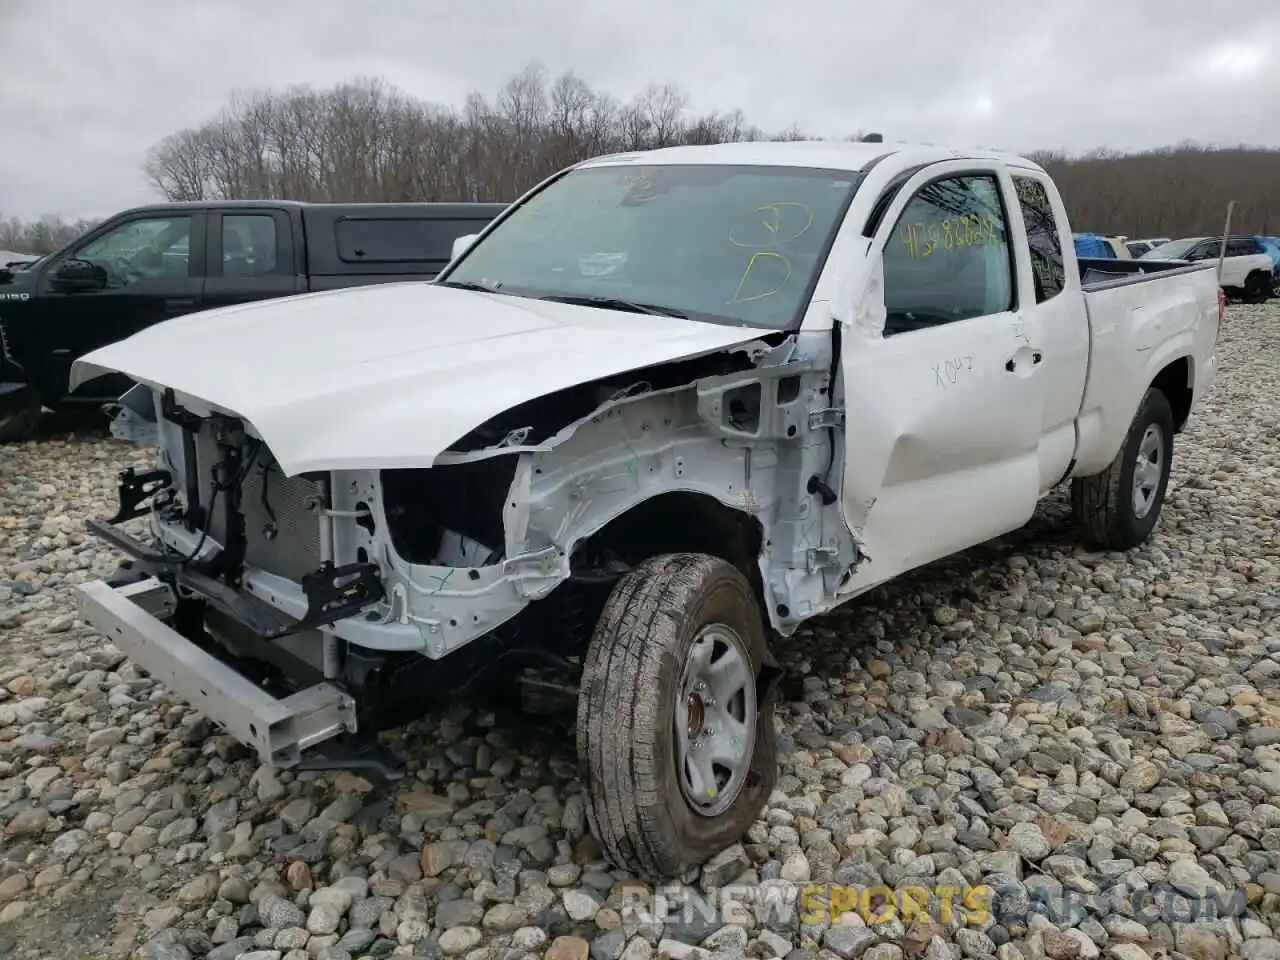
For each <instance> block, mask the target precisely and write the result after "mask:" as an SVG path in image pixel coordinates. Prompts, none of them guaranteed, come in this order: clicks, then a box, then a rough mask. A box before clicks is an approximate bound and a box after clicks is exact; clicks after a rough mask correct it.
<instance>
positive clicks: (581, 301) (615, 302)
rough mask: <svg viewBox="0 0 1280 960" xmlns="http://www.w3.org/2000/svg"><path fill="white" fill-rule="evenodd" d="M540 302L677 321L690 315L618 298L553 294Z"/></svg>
mask: <svg viewBox="0 0 1280 960" xmlns="http://www.w3.org/2000/svg"><path fill="white" fill-rule="evenodd" d="M538 299H539V300H551V301H553V302H555V303H571V304H574V305H575V306H579V307H600V308H601V309H602V310H625V311H627V312H628V313H645V314H648V315H650V316H653V317H675V318H676V319H677V320H688V319H689V315H688V314H686V313H681V312H680V311H679V310H673V309H672V308H671V307H662V306H659V305H658V304H656V303H636V302H635V301H634V300H622V299H620V298H618V297H591V296H586V295H570V294H564V295H561V294H552V295H549V296H545V297H538Z"/></svg>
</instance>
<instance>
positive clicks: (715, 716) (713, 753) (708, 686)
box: [673, 623, 756, 817]
mask: <svg viewBox="0 0 1280 960" xmlns="http://www.w3.org/2000/svg"><path fill="white" fill-rule="evenodd" d="M673 733H674V735H675V747H676V774H677V776H678V777H679V780H680V792H681V793H682V794H683V795H684V798H685V801H686V802H687V803H688V804H689V806H690V807H692V808H693V809H694V811H696V812H697V813H699V814H702V815H703V816H705V817H715V816H719V815H720V814H722V813H724V811H726V810H728V809H729V808H730V807H731V806H733V804H734V801H736V800H737V799H738V795H739V794H741V793H742V788H743V786H744V785H745V784H746V780H747V775H748V772H749V771H750V769H751V758H752V754H753V753H754V752H755V742H756V679H755V673H754V671H753V670H752V668H751V657H750V655H749V654H748V653H747V645H746V644H745V643H744V642H743V640H742V638H741V637H740V636H739V635H738V634H737V632H736V631H734V630H733V629H731V628H730V627H727V626H725V625H724V624H722V623H713V624H710V625H708V626H706V627H704V628H703V629H702V630H701V631H699V633H698V636H697V637H696V638H694V641H693V644H692V645H691V646H690V647H689V652H688V654H687V655H686V657H685V662H684V666H683V668H682V670H681V674H680V686H679V691H678V699H677V701H676V709H675V718H674V730H673Z"/></svg>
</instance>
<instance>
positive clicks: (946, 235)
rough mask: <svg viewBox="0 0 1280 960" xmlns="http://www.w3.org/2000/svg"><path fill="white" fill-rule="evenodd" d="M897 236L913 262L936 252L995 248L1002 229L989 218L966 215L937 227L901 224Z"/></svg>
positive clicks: (936, 225)
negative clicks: (971, 248)
mask: <svg viewBox="0 0 1280 960" xmlns="http://www.w3.org/2000/svg"><path fill="white" fill-rule="evenodd" d="M901 236H902V242H903V243H905V244H906V246H907V251H908V253H909V254H910V256H911V257H912V258H913V259H916V258H921V257H928V256H932V255H933V254H934V252H936V251H937V250H939V249H942V250H956V249H961V248H966V247H981V246H998V245H1000V244H1002V243H1003V242H1004V228H1003V226H1002V225H1001V224H1000V223H999V221H997V220H996V218H995V217H993V216H991V215H990V214H981V213H966V214H961V215H960V216H956V217H948V218H947V219H945V220H942V221H940V222H937V223H919V222H917V223H905V224H903V225H902V230H901Z"/></svg>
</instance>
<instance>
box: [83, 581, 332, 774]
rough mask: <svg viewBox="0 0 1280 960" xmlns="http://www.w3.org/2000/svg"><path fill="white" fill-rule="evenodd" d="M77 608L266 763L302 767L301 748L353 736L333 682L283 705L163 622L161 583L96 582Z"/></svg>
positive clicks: (166, 604) (166, 607) (168, 598)
mask: <svg viewBox="0 0 1280 960" xmlns="http://www.w3.org/2000/svg"><path fill="white" fill-rule="evenodd" d="M76 602H77V605H78V606H79V609H80V615H81V617H82V618H83V619H84V620H85V622H86V623H88V624H89V625H90V626H92V627H93V628H94V629H95V630H97V631H98V632H99V633H101V634H102V635H103V636H104V637H106V638H107V639H108V640H110V641H111V642H112V643H113V644H115V646H116V647H117V648H118V649H119V650H120V652H121V653H123V654H124V655H125V656H126V657H128V658H129V660H131V661H133V662H134V663H135V664H137V665H138V666H139V667H141V668H142V669H143V670H145V671H146V672H147V673H148V674H149V675H150V676H151V677H152V678H153V679H155V680H156V681H157V682H159V683H161V684H163V685H164V686H165V687H167V688H168V689H169V690H171V691H172V692H173V693H175V694H177V695H178V696H179V697H181V698H182V699H183V700H185V701H186V702H187V703H189V704H190V705H191V706H192V707H194V708H195V709H197V710H198V711H199V712H200V713H201V714H203V715H204V716H205V717H207V718H208V719H209V720H211V721H213V722H214V723H216V724H217V725H218V726H220V727H221V728H222V729H223V730H225V731H226V732H227V733H228V734H230V735H231V736H232V737H234V738H235V739H236V740H238V741H239V742H241V743H243V744H245V745H246V746H248V747H251V748H252V749H254V750H256V751H257V753H258V756H259V757H260V758H261V759H262V761H263V762H264V763H267V764H270V765H272V766H276V767H292V766H297V765H299V763H300V762H301V761H302V759H303V758H302V752H303V751H304V750H307V749H308V748H310V747H313V746H316V745H317V744H320V743H322V742H324V741H327V740H330V739H332V738H334V737H339V736H342V735H344V734H355V732H356V703H355V700H354V699H353V698H352V697H351V696H349V695H348V694H347V693H345V692H344V691H342V690H340V689H338V688H337V687H335V686H333V685H332V684H329V683H318V684H316V685H314V686H311V687H308V688H306V689H305V690H301V691H299V692H298V693H295V694H293V695H291V696H288V697H285V698H284V699H278V698H276V697H273V696H272V695H271V694H269V693H267V692H266V691H265V690H262V689H261V688H260V687H258V686H257V685H256V684H255V683H253V682H252V681H250V680H248V679H247V678H245V677H244V676H242V675H241V674H239V673H237V672H236V671H235V670H234V669H232V668H231V667H229V666H228V665H227V664H225V663H223V662H222V661H221V660H219V659H217V658H216V657H214V656H212V655H211V654H209V653H206V652H205V651H204V650H203V649H201V648H200V647H199V646H198V645H197V644H195V643H193V642H192V641H191V640H188V639H187V638H186V637H184V636H182V635H181V634H180V633H178V632H177V631H176V630H174V629H173V628H172V627H170V626H169V625H168V624H166V623H164V622H163V621H162V620H161V619H159V618H158V617H159V616H164V615H165V614H166V612H167V611H170V610H171V609H172V603H173V593H172V590H171V588H170V587H168V586H166V585H165V584H163V583H161V582H160V581H159V580H156V579H154V578H149V579H146V580H143V581H141V582H139V583H134V584H129V585H128V586H122V587H112V586H110V585H109V584H107V583H106V582H104V581H101V580H97V581H94V582H92V583H86V584H82V585H80V586H78V587H76Z"/></svg>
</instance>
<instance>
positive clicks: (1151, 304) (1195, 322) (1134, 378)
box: [1078, 259, 1219, 470]
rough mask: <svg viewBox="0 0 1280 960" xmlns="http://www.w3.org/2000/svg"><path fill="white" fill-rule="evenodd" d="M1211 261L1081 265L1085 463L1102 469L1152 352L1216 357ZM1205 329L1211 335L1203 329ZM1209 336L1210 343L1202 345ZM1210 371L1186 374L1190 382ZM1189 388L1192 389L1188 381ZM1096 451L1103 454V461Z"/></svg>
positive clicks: (1124, 426) (1144, 382)
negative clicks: (1085, 335)
mask: <svg viewBox="0 0 1280 960" xmlns="http://www.w3.org/2000/svg"><path fill="white" fill-rule="evenodd" d="M1215 266H1216V264H1214V263H1212V262H1204V261H1202V262H1198V263H1186V262H1181V261H1173V260H1165V261H1149V260H1145V261H1144V260H1126V261H1120V260H1103V261H1097V260H1089V259H1086V260H1082V261H1081V263H1080V273H1081V279H1082V280H1084V281H1085V282H1084V283H1083V284H1082V286H1083V297H1084V304H1085V310H1086V312H1087V314H1088V317H1089V341H1090V349H1089V356H1090V361H1089V374H1088V381H1087V384H1086V387H1085V394H1084V402H1083V403H1082V405H1081V414H1080V446H1079V447H1078V450H1080V451H1081V466H1082V467H1085V468H1089V469H1097V470H1100V469H1102V468H1103V467H1104V466H1105V465H1106V463H1107V462H1108V461H1109V460H1110V459H1111V457H1112V456H1113V455H1114V451H1115V450H1116V449H1118V447H1119V444H1120V442H1121V441H1122V440H1123V437H1124V434H1125V431H1127V430H1128V429H1129V420H1130V418H1131V416H1132V413H1131V412H1132V411H1133V410H1134V409H1136V408H1137V405H1138V403H1139V401H1140V399H1141V395H1142V393H1143V392H1144V391H1145V390H1146V389H1147V386H1148V384H1149V382H1150V377H1149V376H1148V375H1147V373H1146V371H1147V368H1148V362H1149V360H1150V351H1151V350H1153V349H1156V348H1159V349H1160V351H1161V352H1162V353H1169V354H1170V356H1176V355H1177V348H1181V347H1184V346H1185V347H1186V349H1187V350H1188V351H1189V352H1190V355H1192V356H1197V355H1204V354H1207V353H1211V352H1212V345H1211V344H1212V341H1213V340H1215V339H1216V336H1217V334H1216V331H1217V322H1218V309H1219V300H1218V293H1219V288H1218V278H1217V274H1216V272H1215V271H1214V267H1215ZM1206 331H1207V332H1206ZM1203 337H1207V338H1208V339H1209V343H1208V344H1201V343H1197V342H1196V341H1197V340H1198V339H1199V338H1203ZM1205 374H1206V371H1203V370H1195V369H1188V370H1187V373H1186V375H1187V377H1188V379H1189V380H1191V379H1195V380H1198V379H1200V378H1202V377H1203V376H1204V375H1205ZM1188 385H1190V384H1188ZM1097 451H1103V452H1104V453H1103V455H1102V457H1101V459H1099V458H1098V457H1097V456H1096V453H1097Z"/></svg>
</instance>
